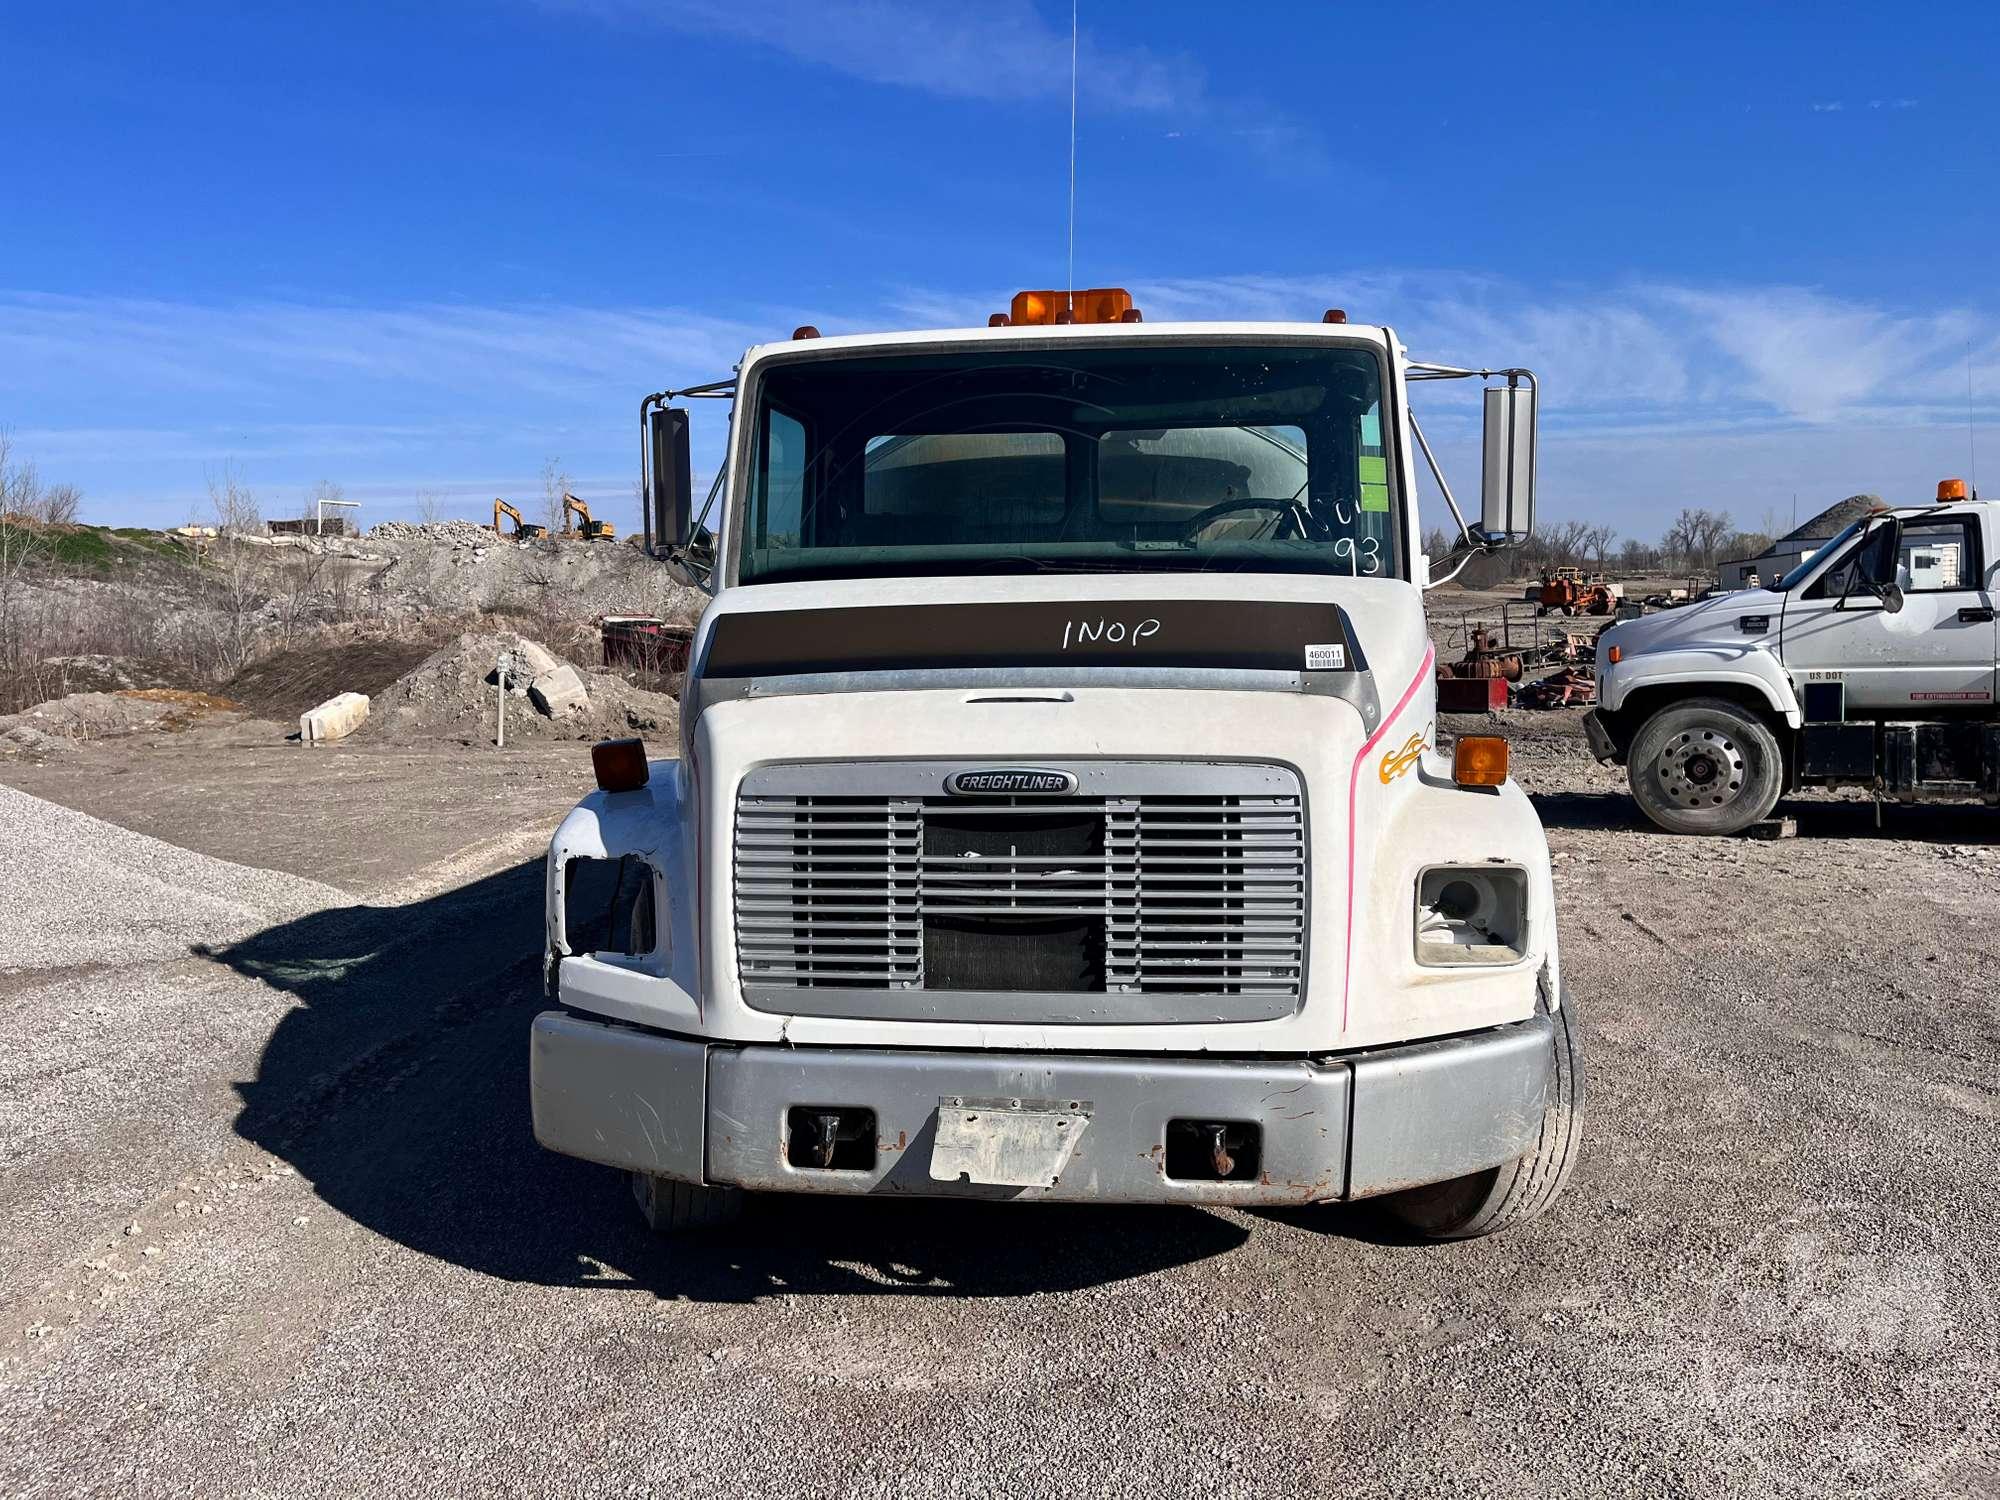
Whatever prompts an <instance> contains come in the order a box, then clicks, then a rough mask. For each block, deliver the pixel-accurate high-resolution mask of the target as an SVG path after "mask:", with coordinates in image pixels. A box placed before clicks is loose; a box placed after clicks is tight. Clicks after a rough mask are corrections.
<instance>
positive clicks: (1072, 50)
mask: <svg viewBox="0 0 2000 1500" xmlns="http://www.w3.org/2000/svg"><path fill="white" fill-rule="evenodd" d="M1076 5H1077V0H1069V273H1068V282H1069V285H1068V290H1067V291H1066V292H1065V293H1064V300H1065V302H1066V304H1067V306H1068V307H1069V310H1070V311H1071V312H1072V313H1073V312H1075V311H1076ZM1968 347H1970V346H1968ZM1968 357H1969V356H1968Z"/></svg>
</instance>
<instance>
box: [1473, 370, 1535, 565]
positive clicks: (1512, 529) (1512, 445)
mask: <svg viewBox="0 0 2000 1500" xmlns="http://www.w3.org/2000/svg"><path fill="white" fill-rule="evenodd" d="M1483 446H1484V449H1485V460H1486V461H1485V465H1484V468H1483V471H1482V474H1481V480H1480V506H1479V533H1480V534H1479V538H1478V539H1479V541H1481V542H1482V543H1484V544H1485V545H1486V546H1488V547H1518V546H1519V545H1520V544H1521V543H1523V542H1525V541H1526V540H1527V539H1528V538H1529V536H1531V535H1532V534H1533V533H1534V530H1535V388H1534V387H1533V386H1532V385H1503V386H1491V387H1488V389H1487V391H1486V431H1485V441H1484V445H1483Z"/></svg>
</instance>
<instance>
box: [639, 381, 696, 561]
mask: <svg viewBox="0 0 2000 1500" xmlns="http://www.w3.org/2000/svg"><path fill="white" fill-rule="evenodd" d="M646 438H647V442H648V444H649V445H650V452H651V454H652V460H653V462H652V475H651V491H652V492H651V493H650V494H648V495H647V496H646V504H647V505H648V507H650V509H651V511H652V516H653V539H654V541H655V543H656V544H657V545H658V546H660V547H661V548H663V549H664V548H668V547H679V546H681V545H683V544H684V543H685V542H686V541H687V539H688V521H689V519H690V517H689V514H688V513H689V511H690V510H691V509H692V508H693V505H694V496H693V492H694V475H693V470H692V468H691V466H690V459H689V457H688V414H687V413H686V412H685V411H683V410H682V409H681V408H679V407H675V406H656V407H654V408H653V409H652V410H651V411H650V412H649V413H647V416H646Z"/></svg>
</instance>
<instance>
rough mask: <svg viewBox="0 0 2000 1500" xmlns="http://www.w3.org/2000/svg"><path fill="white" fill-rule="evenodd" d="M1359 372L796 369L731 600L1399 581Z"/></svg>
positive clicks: (1178, 364)
mask: <svg viewBox="0 0 2000 1500" xmlns="http://www.w3.org/2000/svg"><path fill="white" fill-rule="evenodd" d="M1381 388H1382V375H1381V361H1380V357H1379V356H1378V355H1377V354H1375V353H1373V352H1371V351H1368V350H1363V349H1342V348H1335V347H1328V346H1300V345H1290V346H1284V345H1279V346H1255V347H1252V346H1246V345H1223V346H1214V347H1197V348H1190V347H1187V346H1186V345H1176V346H1172V347H1167V346H1161V345H1151V346H1147V345H1134V344H1126V345H1096V346H1085V347H1076V346H1071V347H1067V348H1063V349H1060V350H1049V349H1043V350H1018V349H1001V350H994V349H982V350H977V351H972V352H957V353H950V352H938V353H920V354H900V355H892V356H886V357H860V358H852V359H817V360H803V361H799V362H797V363H784V364H779V365H776V366H774V367H772V368H771V369H770V370H769V371H768V373H766V375H765V376H764V379H763V381H762V385H761V389H760V390H759V392H758V397H757V401H758V404H757V410H756V416H755V422H756V427H755V431H754V442H755V445H756V446H755V449H754V452H753V458H752V464H751V482H750V490H749V496H748V499H747V504H746V513H745V515H744V518H743V522H744V524H743V526H742V528H741V530H740V534H739V537H738V542H737V546H738V556H739V562H740V567H739V579H740V581H741V582H744V583H760V582H775V581H780V580H788V579H808V578H850V577H871V576H874V577H879V576H888V575H896V574H912V573H927V574H991V573H1025V572H1044V571H1061V570H1074V571H1090V572H1099V571H1105V572H1110V571H1161V572H1164V571H1169V570H1174V569H1190V568H1206V569H1236V570H1246V571H1256V572H1287V573H1325V574H1337V575H1340V576H1344V577H1345V576H1356V577H1401V576H1403V566H1402V559H1403V556H1404V554H1405V549H1404V547H1403V546H1402V539H1401V537H1400V536H1399V534H1398V527H1397V526H1396V524H1395V516H1396V510H1395V506H1394V501H1393V495H1392V489H1391V481H1390V477H1389V476H1390V472H1391V470H1390V465H1389V461H1388V456H1387V454H1386V452H1385V450H1384V448H1383V440H1382V417H1381Z"/></svg>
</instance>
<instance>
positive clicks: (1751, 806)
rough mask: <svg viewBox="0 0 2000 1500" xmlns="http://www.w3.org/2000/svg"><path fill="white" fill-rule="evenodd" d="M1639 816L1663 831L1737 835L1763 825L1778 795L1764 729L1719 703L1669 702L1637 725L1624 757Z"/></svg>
mask: <svg viewBox="0 0 2000 1500" xmlns="http://www.w3.org/2000/svg"><path fill="white" fill-rule="evenodd" d="M1626 768H1627V777H1628V779H1629V780H1630V782H1631V784H1632V797H1633V800H1635V801H1636V802H1637V803H1638V804H1639V810H1640V811H1641V812H1643V813H1644V814H1645V815H1646V816H1647V817H1648V818H1650V819H1652V820H1653V822H1655V823H1656V824H1658V825H1659V826H1660V827H1662V828H1664V829H1666V830H1667V832H1669V833H1704V834H1723V833H1737V832H1740V831H1741V830H1743V829H1745V828H1748V827H1749V826H1750V825H1751V824H1752V823H1757V822H1761V821H1763V820H1764V819H1765V818H1768V817H1769V816H1770V815H1771V809H1772V808H1774V807H1776V806H1777V805H1778V797H1779V796H1780V794H1782V793H1783V791H1784V789H1785V755H1784V751H1783V750H1782V749H1780V748H1779V746H1778V737H1777V736H1776V735H1775V734H1773V733H1772V732H1771V726H1770V725H1769V724H1767V723H1765V721H1764V720H1763V719H1762V718H1760V717H1759V716H1758V715H1756V714H1754V713H1752V712H1751V711H1750V710H1749V709H1747V708H1744V707H1743V706H1742V705H1741V704H1738V703H1731V702H1728V701H1727V700H1725V699H1722V698H1690V699H1688V700H1686V701H1685V702H1681V703H1673V704H1669V705H1668V706H1667V707H1665V708H1663V709H1661V710H1660V711H1659V712H1658V713H1656V714H1654V715H1653V716H1652V718H1650V719H1648V720H1647V721H1646V722H1645V723H1644V724H1642V725H1641V726H1640V727H1639V732H1638V734H1637V735H1635V736H1634V737H1633V739H1632V749H1631V752H1630V754H1628V755H1627V756H1626Z"/></svg>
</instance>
